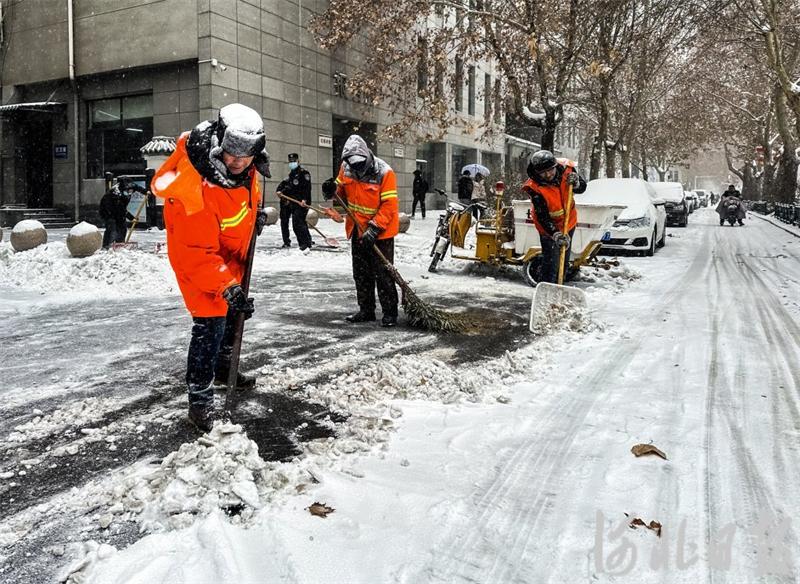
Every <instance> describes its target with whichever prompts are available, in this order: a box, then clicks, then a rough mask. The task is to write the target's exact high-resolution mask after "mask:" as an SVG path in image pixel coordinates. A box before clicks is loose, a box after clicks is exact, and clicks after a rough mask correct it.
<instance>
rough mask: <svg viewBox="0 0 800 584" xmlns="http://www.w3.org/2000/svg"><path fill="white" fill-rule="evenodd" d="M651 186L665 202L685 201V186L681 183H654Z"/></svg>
mask: <svg viewBox="0 0 800 584" xmlns="http://www.w3.org/2000/svg"><path fill="white" fill-rule="evenodd" d="M650 186H651V187H653V189H655V191H656V193H658V196H659V197H661V198H662V199H664V200H665V201H669V202H670V203H680V202H681V201H682V200H683V196H684V194H683V193H684V191H683V185H682V184H681V183H679V182H654V183H650Z"/></svg>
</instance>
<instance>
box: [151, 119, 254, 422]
mask: <svg viewBox="0 0 800 584" xmlns="http://www.w3.org/2000/svg"><path fill="white" fill-rule="evenodd" d="M256 170H258V172H260V173H261V174H262V175H264V176H265V177H269V176H270V174H269V156H268V154H267V151H266V136H265V134H264V122H263V120H262V119H261V116H260V115H259V114H258V113H257V112H256V111H254V110H252V109H250V108H249V107H246V106H244V105H241V104H230V105H227V106H225V107H223V108H222V109H220V111H219V117H218V119H217V120H213V121H207V122H202V123H201V124H199V125H198V126H197V127H195V128H194V130H192V131H191V132H185V133H184V134H183V135H181V137H180V138H179V139H178V142H177V146H176V148H175V151H174V152H173V153H172V155H171V156H170V157H169V158H168V159H167V160H166V161H165V162H164V164H162V165H161V167H160V168H159V169H158V171H157V172H156V173H155V175H154V177H153V181H152V183H151V189H152V190H153V192H154V194H156V195H157V196H159V197H161V198H163V199H164V200H165V204H164V223H165V226H166V230H167V251H168V254H169V261H170V264H171V265H172V269H173V270H174V271H175V276H176V278H177V280H178V286H179V288H180V290H181V293H182V294H183V299H184V302H185V304H186V308H187V309H188V310H189V313H190V314H191V315H192V319H193V323H194V324H193V326H192V336H191V341H190V342H189V355H188V359H187V367H186V384H187V387H188V392H189V421H190V422H191V423H193V424H194V425H195V426H196V427H197V428H198V429H199V430H201V431H204V432H207V431H209V430H210V429H211V427H212V425H213V422H214V389H213V384H214V381H215V379H216V380H217V382H218V383H223V384H224V383H225V382H226V380H227V378H228V372H229V369H230V359H231V351H232V345H233V335H234V331H235V327H234V324H235V321H236V317H237V316H238V315H239V314H242V315H244V318H249V317H250V316H252V314H253V311H254V305H253V299H252V298H248V297H247V295H246V294H245V293H244V291H243V289H242V277H243V274H244V270H245V264H246V260H247V254H248V250H249V246H250V241H251V239H252V237H253V236H254V235H253V234H254V231H255V232H257V233H258V234H260V233H261V230H262V229H263V227H264V224H265V223H266V215H265V214H264V213H262V212H260V211H259V203H260V200H261V192H260V188H259V180H258V176H257V175H256ZM236 385H237V387H239V388H247V387H253V386H254V385H255V382H254V380H253V379H252V378H249V377H246V376H244V375H242V374H239V376H238V377H237V380H236Z"/></svg>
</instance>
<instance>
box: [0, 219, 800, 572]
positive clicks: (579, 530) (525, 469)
mask: <svg viewBox="0 0 800 584" xmlns="http://www.w3.org/2000/svg"><path fill="white" fill-rule="evenodd" d="M435 217H436V214H435V213H429V215H428V218H427V220H425V221H420V220H416V221H414V222H412V227H411V230H410V231H409V233H407V234H403V235H400V236H398V238H397V245H398V251H397V265H398V268H399V270H400V272H401V273H402V274H403V275H404V276H405V277H406V278H407V279H409V280H410V281H411V284H412V287H413V288H414V289H415V291H416V292H417V293H418V294H419V295H420V297H422V298H424V299H426V300H429V301H432V302H435V303H436V304H438V305H440V306H443V307H447V308H450V309H458V310H463V311H465V312H466V313H468V314H469V315H470V317H471V318H472V319H474V320H476V321H477V322H479V323H480V324H481V325H482V326H481V333H480V334H478V333H477V332H473V333H470V334H468V335H453V336H436V335H433V334H428V333H424V332H421V331H416V330H410V329H407V328H404V327H402V326H400V327H398V328H397V329H394V330H389V331H387V330H384V329H381V328H380V327H379V326H377V325H375V324H374V323H371V324H366V325H349V324H347V323H346V322H345V321H344V316H345V315H347V314H349V313H350V312H352V311H353V310H354V309H355V307H356V306H355V291H354V286H353V281H352V277H351V272H350V255H349V250H348V249H347V247H346V245H344V246H343V247H342V249H341V250H340V251H332V250H315V251H313V252H311V253H306V254H304V253H301V252H300V251H299V250H297V249H296V248H293V249H291V250H283V249H279V241H280V235H279V233H278V229H277V228H276V226H273V227H269V228H267V230H266V231H265V235H264V236H262V238H260V239H259V244H258V245H259V248H258V252H259V253H258V254H257V256H256V263H255V271H254V283H253V288H252V290H251V291H252V292H253V293H254V294H253V295H254V296H255V299H256V313H255V316H254V317H253V318H252V319H251V320H250V321H248V323H247V328H246V333H245V345H244V348H243V361H242V363H243V369H245V370H248V371H251V372H254V373H256V374H257V376H258V386H257V389H256V391H254V392H251V393H237V396H236V398H237V402H238V407H237V409H236V412H235V416H234V422H236V423H237V424H239V425H241V429H239V428H237V427H235V426H222V425H218V426H217V428H215V430H214V431H213V432H212V434H211V435H209V437H207V438H203V439H201V440H196V435H195V434H194V433H193V432H192V431H191V429H190V428H189V426H188V425H187V423H186V421H185V415H186V396H185V391H186V390H185V385H184V383H183V379H182V376H183V374H184V371H185V358H186V347H187V344H188V338H189V333H190V327H191V319H190V317H189V316H188V314H187V312H186V310H185V309H184V307H183V304H182V301H181V299H180V296H179V295H178V294H177V288H176V284H175V280H174V277H173V275H172V271H171V270H170V267H169V264H168V261H167V258H166V255H165V254H164V253H150V252H151V251H152V252H154V251H155V249H156V244H157V243H159V242H162V241H163V233H160V232H157V231H148V232H146V233H142V234H137V235H136V237H137V239H138V240H139V242H140V248H141V250H140V251H136V252H116V253H99V254H96V255H95V256H92V257H90V258H87V259H83V260H75V259H73V258H70V257H69V255H68V254H67V252H66V250H65V248H64V244H63V240H64V238H65V236H66V231H54V232H51V233H50V238H51V239H50V243H48V245H47V247H46V248H44V247H42V248H37V249H35V250H32V251H29V252H23V253H18V254H14V253H13V251H12V250H11V248H10V247H9V244H8V243H6V242H4V243H0V316H2V320H0V338H2V344H1V345H0V363H2V364H3V365H2V376H1V377H0V380H1V381H2V384H1V385H0V395H2V398H3V400H4V408H3V410H2V413H0V420H2V426H0V430H1V431H2V433H3V436H4V440H3V441H2V443H0V449H1V450H2V466H1V467H0V498H2V501H3V505H2V511H1V512H0V582H15V583H16V582H49V581H57V580H59V579H61V580H67V579H69V581H71V582H85V583H92V584H100V583H103V584H106V583H109V584H110V583H115V584H122V583H141V584H144V583H155V582H163V583H170V584H182V583H186V584H189V583H192V584H195V583H261V582H297V583H301V582H302V583H306V582H308V583H316V582H363V583H375V582H404V583H417V582H481V583H483V582H496V583H503V584H505V583H510V582H525V583H539V582H553V583H563V582H570V583H571V582H583V581H587V582H641V581H644V580H657V581H660V582H687V583H688V582H692V583H695V582H762V581H763V582H796V581H798V580H800V566H798V565H797V558H798V557H800V543H799V542H798V537H797V532H796V527H794V528H793V526H791V525H790V523H789V521H790V520H791V518H792V517H793V516H796V515H797V514H798V513H800V480H798V479H800V476H798V471H797V469H798V467H800V440H798V439H799V438H800V393H799V392H800V375H799V374H798V372H797V368H796V366H795V364H796V363H797V362H798V360H799V359H800V301H798V298H800V262H799V261H798V260H800V252H798V250H799V249H800V247H798V237H797V236H796V235H793V234H791V233H789V232H787V231H785V230H783V229H781V228H779V227H777V226H775V225H773V224H771V223H769V222H767V221H765V220H762V219H760V218H757V217H755V216H751V217H750V218H749V219H748V221H747V222H746V225H745V226H744V227H728V226H726V227H720V226H719V225H718V223H717V215H716V214H715V213H714V212H713V211H712V210H711V209H700V210H698V211H697V212H695V213H694V214H693V215H692V216H691V218H690V222H689V226H688V228H685V229H682V228H669V229H668V237H667V243H666V246H665V247H664V248H663V249H661V250H659V251H658V253H657V254H656V255H655V257H650V258H639V257H622V258H620V265H619V266H609V267H610V269H608V270H605V269H589V270H584V272H583V273H582V274H581V276H580V281H579V282H578V283H577V285H579V286H580V287H581V288H583V289H584V290H586V292H587V296H588V299H589V304H590V307H591V315H590V318H589V319H588V320H587V322H585V323H584V324H583V325H582V326H581V327H578V328H577V330H554V331H552V332H550V333H549V334H547V335H544V336H540V337H535V336H533V335H531V333H529V332H528V329H527V319H528V310H529V308H530V301H531V295H532V290H533V289H532V288H530V287H528V286H527V285H526V284H525V283H524V282H523V281H522V278H521V276H520V274H519V273H518V271H517V270H512V269H505V270H494V269H490V268H484V267H482V266H478V265H468V264H466V263H464V262H459V261H458V260H453V259H451V258H447V259H446V260H445V261H444V262H443V263H442V264H441V266H440V269H439V273H437V274H428V272H427V270H426V268H427V265H428V251H429V246H430V242H431V240H432V233H433V230H434V227H435V223H436V221H435ZM319 226H320V228H321V229H322V230H323V231H325V232H326V234H328V235H330V234H333V235H337V236H340V235H341V233H339V232H338V230H339V229H341V228H340V227H339V226H336V225H333V224H332V223H331V222H327V221H323V222H321V223H320V225H319ZM329 232H330V233H329ZM315 239H316V240H317V241H318V242H319V241H320V240H321V238H320V237H319V236H315ZM401 325H402V317H401ZM218 397H220V398H221V399H223V400H224V399H225V394H224V392H222V391H219V392H218ZM246 438H249V439H250V440H252V441H253V442H254V443H255V445H257V447H258V452H257V454H256V453H255V451H254V450H251V449H249V447H248V441H247V440H246ZM649 443H652V444H653V445H655V446H657V447H658V448H659V449H661V450H662V451H663V452H664V453H665V454H666V457H667V459H666V460H663V459H661V458H659V457H657V456H644V457H641V458H637V457H635V456H634V455H633V454H632V453H631V448H632V447H633V446H634V445H636V444H649ZM179 449H180V451H179ZM176 452H177V454H176ZM220 452H226V453H228V454H230V455H231V457H230V461H228V462H219V463H217V462H214V461H216V460H217V458H215V457H216V456H217V454H219V453H220ZM223 466H224V469H223V468H222V467H223ZM316 502H318V503H322V504H324V505H326V506H328V507H330V508H332V509H333V511H332V512H330V513H329V514H328V515H327V517H319V516H315V515H313V514H311V513H310V512H309V510H308V508H309V507H310V506H311V505H312V504H314V503H316ZM634 518H640V519H641V520H643V522H644V523H645V524H650V522H651V521H655V522H658V524H660V525H661V531H660V536H659V534H657V533H656V531H655V530H651V529H647V528H645V527H640V528H638V529H635V530H634V529H631V528H629V527H628V523H630V521H631V520H633V519H634ZM765 530H766V535H765V534H764V531H765ZM768 572H770V574H767V573H768Z"/></svg>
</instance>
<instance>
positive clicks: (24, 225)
mask: <svg viewBox="0 0 800 584" xmlns="http://www.w3.org/2000/svg"><path fill="white" fill-rule="evenodd" d="M44 243H47V230H46V229H45V228H44V225H42V224H41V223H39V222H38V221H36V220H35V219H25V220H23V221H20V222H19V223H17V224H16V225H14V229H12V230H11V247H13V248H14V251H28V250H29V249H33V248H34V247H38V246H40V245H42V244H44Z"/></svg>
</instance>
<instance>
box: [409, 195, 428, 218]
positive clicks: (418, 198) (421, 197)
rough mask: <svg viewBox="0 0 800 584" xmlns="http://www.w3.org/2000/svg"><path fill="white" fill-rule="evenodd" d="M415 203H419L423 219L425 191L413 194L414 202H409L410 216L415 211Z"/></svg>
mask: <svg viewBox="0 0 800 584" xmlns="http://www.w3.org/2000/svg"><path fill="white" fill-rule="evenodd" d="M417 203H419V208H420V209H421V210H422V218H423V219H425V193H421V194H415V195H414V202H413V203H411V216H412V217H413V216H414V215H415V214H416V213H417Z"/></svg>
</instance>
